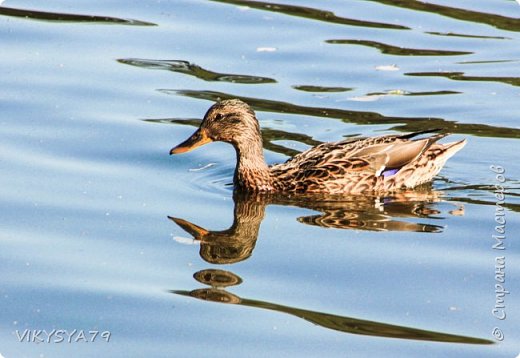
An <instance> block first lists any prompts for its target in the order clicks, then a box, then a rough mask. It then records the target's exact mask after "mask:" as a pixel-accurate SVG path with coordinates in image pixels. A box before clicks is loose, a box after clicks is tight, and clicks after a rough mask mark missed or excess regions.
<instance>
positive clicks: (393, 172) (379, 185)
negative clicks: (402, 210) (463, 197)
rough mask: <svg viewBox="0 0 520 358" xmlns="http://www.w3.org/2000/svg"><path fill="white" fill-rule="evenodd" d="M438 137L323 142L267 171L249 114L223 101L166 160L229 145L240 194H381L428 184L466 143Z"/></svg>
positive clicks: (243, 106)
mask: <svg viewBox="0 0 520 358" xmlns="http://www.w3.org/2000/svg"><path fill="white" fill-rule="evenodd" d="M439 132H440V129H429V130H423V131H419V132H412V133H408V134H390V135H382V136H376V137H356V138H348V139H344V140H340V141H336V142H327V143H322V144H319V145H317V146H315V147H312V148H310V149H308V150H306V151H304V152H301V153H299V154H296V155H295V156H294V157H292V158H290V159H288V160H287V161H286V162H285V163H280V164H274V165H270V166H269V165H267V163H266V161H265V159H264V153H263V145H262V134H261V131H260V125H259V122H258V119H257V118H256V114H255V112H254V111H253V110H252V109H251V107H250V106H249V105H248V104H247V103H245V102H243V101H242V100H240V99H228V100H222V101H218V102H216V103H215V104H213V105H212V106H211V107H210V108H209V109H208V111H207V112H206V114H205V115H204V118H203V120H202V122H201V124H200V127H199V128H198V129H197V130H196V131H195V132H194V133H193V134H192V135H191V136H190V137H189V138H188V139H186V140H185V141H184V142H182V143H180V144H179V145H177V146H175V147H174V148H172V149H171V150H170V155H172V154H180V153H186V152H189V151H191V150H193V149H195V148H197V147H200V146H202V145H205V144H208V143H210V142H219V141H220V142H226V143H229V144H231V145H232V146H233V148H234V149H235V152H236V158H237V159H236V167H235V172H234V176H233V184H234V187H235V189H236V190H240V191H245V192H254V193H273V194H278V193H287V194H298V193H302V194H303V193H305V194H312V193H319V194H339V195H341V194H349V195H350V194H363V193H380V194H384V193H391V192H396V191H399V190H402V189H412V188H415V187H417V186H420V185H422V184H424V183H428V182H431V181H432V180H433V178H434V177H435V176H436V175H437V174H438V173H439V172H440V170H441V169H442V167H443V166H444V164H445V163H446V161H447V160H448V159H449V158H450V157H452V156H453V155H454V154H455V153H457V152H458V151H459V150H460V149H462V148H463V147H464V145H465V144H466V139H463V140H460V141H457V142H451V143H446V144H441V143H438V141H439V140H440V139H441V138H444V137H446V136H447V135H448V133H439Z"/></svg>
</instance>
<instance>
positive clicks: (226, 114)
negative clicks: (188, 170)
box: [170, 99, 261, 154]
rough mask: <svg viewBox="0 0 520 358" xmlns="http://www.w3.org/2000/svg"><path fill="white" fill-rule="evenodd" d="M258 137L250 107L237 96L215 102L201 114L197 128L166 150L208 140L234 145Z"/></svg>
mask: <svg viewBox="0 0 520 358" xmlns="http://www.w3.org/2000/svg"><path fill="white" fill-rule="evenodd" d="M260 139H261V134H260V126H259V124H258V120H257V119H256V117H255V113H254V112H253V110H252V109H251V108H250V107H249V106H248V105H247V104H246V103H244V102H242V101H241V100H239V99H230V100H225V101H221V102H217V103H215V104H214V105H213V106H211V107H210V109H209V110H208V111H207V112H206V114H205V115H204V119H203V120H202V123H201V124H200V127H199V129H197V130H196V131H195V133H193V134H192V135H191V137H189V138H188V139H186V140H185V141H184V142H182V143H181V144H179V145H177V146H176V147H174V148H172V149H171V150H170V154H178V153H185V152H189V151H190V150H192V149H195V148H197V147H200V146H202V145H204V144H207V143H210V142H216V141H221V142H227V143H230V144H232V145H233V146H234V147H235V148H236V149H240V148H241V147H247V146H248V145H251V144H252V143H255V142H258V141H259V140H260Z"/></svg>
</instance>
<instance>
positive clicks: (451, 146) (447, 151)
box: [442, 139, 466, 160]
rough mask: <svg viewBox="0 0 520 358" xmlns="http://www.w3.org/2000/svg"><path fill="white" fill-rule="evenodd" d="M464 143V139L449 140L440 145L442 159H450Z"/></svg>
mask: <svg viewBox="0 0 520 358" xmlns="http://www.w3.org/2000/svg"><path fill="white" fill-rule="evenodd" d="M465 145H466V139H463V140H460V141H458V142H451V143H446V144H443V145H442V149H444V154H443V159H446V160H448V159H450V158H451V157H452V156H453V155H454V154H455V153H457V152H458V151H459V150H461V149H462V148H464V146H465Z"/></svg>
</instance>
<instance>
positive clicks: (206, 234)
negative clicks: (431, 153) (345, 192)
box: [169, 188, 463, 264]
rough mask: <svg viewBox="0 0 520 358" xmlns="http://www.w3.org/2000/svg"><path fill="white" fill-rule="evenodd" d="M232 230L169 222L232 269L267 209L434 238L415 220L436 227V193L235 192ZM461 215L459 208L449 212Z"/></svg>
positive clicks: (323, 223) (309, 220) (311, 220)
mask: <svg viewBox="0 0 520 358" xmlns="http://www.w3.org/2000/svg"><path fill="white" fill-rule="evenodd" d="M233 200H234V203H235V208H234V218H233V225H231V227H230V228H229V229H227V230H222V231H209V230H207V229H204V228H202V227H200V226H197V225H196V224H193V223H191V222H189V221H187V220H184V219H180V218H176V217H171V216H169V218H170V219H171V220H172V221H174V222H175V223H176V224H177V225H179V226H180V227H181V228H182V229H183V230H184V231H186V232H187V233H189V234H190V235H192V236H193V238H194V239H195V240H196V241H198V242H200V256H201V257H202V258H203V259H204V260H205V261H207V262H209V263H213V264H232V263H235V262H239V261H243V260H245V259H247V258H248V257H250V256H251V254H252V252H253V249H254V247H255V244H256V240H257V237H258V231H259V228H260V224H261V222H262V220H263V218H264V214H265V208H266V206H267V205H268V204H276V205H289V206H297V207H301V208H306V209H311V210H314V211H317V212H319V214H315V215H309V216H302V217H299V218H298V219H297V220H298V221H299V222H301V223H304V224H308V225H315V226H320V227H323V228H336V229H356V230H370V231H410V232H426V233H438V232H441V231H442V230H443V227H442V226H441V225H436V224H432V223H427V222H418V220H429V221H436V220H437V221H440V220H442V219H443V217H442V216H441V211H440V209H439V208H437V206H438V203H439V202H440V201H441V193H440V192H437V191H433V190H431V189H430V188H422V189H421V190H414V191H410V192H401V193H396V194H393V195H391V196H385V197H379V196H369V195H363V196H359V195H357V196H340V197H338V196H323V195H321V196H317V195H312V196H302V195H298V196H297V197H291V196H273V195H259V194H251V193H241V192H235V193H234V194H233ZM449 213H450V214H451V215H455V213H457V215H462V214H461V213H463V207H462V206H459V207H457V208H456V209H455V210H451V211H450V212H449Z"/></svg>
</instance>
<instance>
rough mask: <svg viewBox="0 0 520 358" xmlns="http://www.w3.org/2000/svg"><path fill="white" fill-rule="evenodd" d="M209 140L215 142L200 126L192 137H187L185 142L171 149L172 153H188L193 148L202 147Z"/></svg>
mask: <svg viewBox="0 0 520 358" xmlns="http://www.w3.org/2000/svg"><path fill="white" fill-rule="evenodd" d="M209 142H213V140H212V139H211V138H210V137H208V136H207V135H206V132H205V131H204V130H201V129H200V128H199V129H197V130H196V131H195V133H193V134H192V135H191V137H189V138H188V139H186V140H185V141H184V142H182V143H181V144H179V145H178V146H176V147H174V148H172V150H170V155H171V154H179V153H186V152H189V151H190V150H192V149H195V148H197V147H200V146H201V145H204V144H207V143H209Z"/></svg>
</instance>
